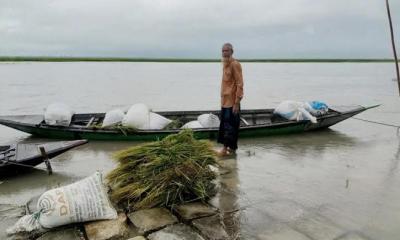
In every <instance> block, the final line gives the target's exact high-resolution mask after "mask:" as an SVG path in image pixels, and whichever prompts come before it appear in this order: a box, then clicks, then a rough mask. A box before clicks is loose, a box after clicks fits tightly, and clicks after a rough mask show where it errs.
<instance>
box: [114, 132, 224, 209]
mask: <svg viewBox="0 0 400 240" xmlns="http://www.w3.org/2000/svg"><path fill="white" fill-rule="evenodd" d="M115 158H116V159H117V161H118V162H119V165H118V166H117V168H116V169H114V170H113V171H112V172H111V173H110V174H109V175H108V176H107V179H108V181H109V183H110V185H111V188H112V193H111V199H112V200H114V201H116V202H118V203H120V204H123V205H126V206H128V207H130V208H132V209H144V208H152V207H156V206H167V207H171V206H173V205H175V204H181V203H185V202H191V201H198V200H200V201H205V200H207V199H208V198H210V197H212V196H213V195H215V184H214V182H213V180H215V179H216V173H215V172H213V171H212V170H211V169H210V167H209V165H216V164H217V163H216V159H215V153H214V151H213V149H212V145H211V143H210V142H209V141H204V140H196V139H194V137H193V132H192V131H191V130H182V131H181V132H179V133H178V134H174V135H169V136H168V137H166V138H164V139H162V140H159V141H156V142H152V143H146V144H142V145H139V146H135V147H132V148H129V149H127V150H124V151H121V152H118V153H117V154H116V155H115Z"/></svg>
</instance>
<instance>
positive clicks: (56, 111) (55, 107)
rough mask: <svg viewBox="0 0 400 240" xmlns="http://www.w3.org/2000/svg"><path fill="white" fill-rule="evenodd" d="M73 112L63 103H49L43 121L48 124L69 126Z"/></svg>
mask: <svg viewBox="0 0 400 240" xmlns="http://www.w3.org/2000/svg"><path fill="white" fill-rule="evenodd" d="M72 115H74V112H73V111H72V110H71V109H70V108H69V106H67V105H66V104H63V103H53V104H50V105H49V106H48V107H47V108H46V111H45V113H44V121H45V122H46V123H47V124H49V125H55V126H69V125H70V123H71V119H72Z"/></svg>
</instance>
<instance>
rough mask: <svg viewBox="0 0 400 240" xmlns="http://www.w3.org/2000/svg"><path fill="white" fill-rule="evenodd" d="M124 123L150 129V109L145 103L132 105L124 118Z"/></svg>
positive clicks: (128, 125)
mask: <svg viewBox="0 0 400 240" xmlns="http://www.w3.org/2000/svg"><path fill="white" fill-rule="evenodd" d="M122 125H124V126H127V127H132V128H137V129H148V128H149V126H150V110H149V108H148V107H147V106H146V105H145V104H143V103H138V104H135V105H132V107H130V108H129V110H128V112H127V113H126V115H125V116H124V118H123V119H122Z"/></svg>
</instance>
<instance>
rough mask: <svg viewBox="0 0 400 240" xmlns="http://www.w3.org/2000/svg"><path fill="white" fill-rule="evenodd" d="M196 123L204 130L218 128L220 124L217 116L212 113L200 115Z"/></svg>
mask: <svg viewBox="0 0 400 240" xmlns="http://www.w3.org/2000/svg"><path fill="white" fill-rule="evenodd" d="M197 121H199V123H200V124H201V126H203V127H205V128H215V127H219V124H220V121H219V118H218V116H216V115H214V114H212V113H206V114H201V115H200V116H198V117H197Z"/></svg>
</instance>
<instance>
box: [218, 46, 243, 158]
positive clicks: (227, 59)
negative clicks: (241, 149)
mask: <svg viewBox="0 0 400 240" xmlns="http://www.w3.org/2000/svg"><path fill="white" fill-rule="evenodd" d="M232 55H233V46H232V44H230V43H225V44H224V45H223V46H222V63H223V69H222V71H223V73H222V83H221V114H220V120H221V124H220V126H219V132H218V142H219V143H222V144H224V147H223V148H222V150H221V151H220V152H219V155H220V156H227V155H230V154H233V153H235V151H236V149H237V148H238V146H237V140H238V133H239V125H240V101H241V100H242V98H243V76H242V66H241V65H240V63H239V62H238V61H237V60H236V59H234V58H233V57H232Z"/></svg>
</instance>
